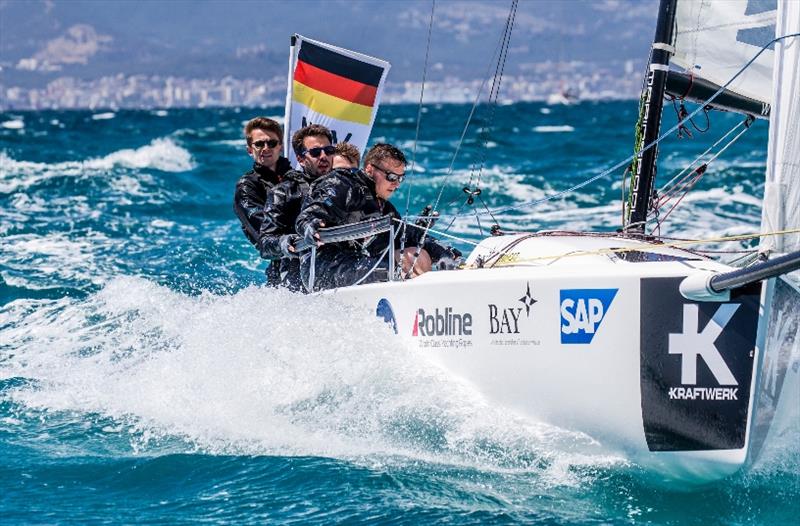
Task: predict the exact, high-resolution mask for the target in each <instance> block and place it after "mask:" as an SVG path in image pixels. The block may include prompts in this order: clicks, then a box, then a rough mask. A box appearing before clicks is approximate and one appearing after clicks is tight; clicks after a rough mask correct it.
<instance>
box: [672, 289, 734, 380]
mask: <svg viewBox="0 0 800 526" xmlns="http://www.w3.org/2000/svg"><path fill="white" fill-rule="evenodd" d="M740 306H741V305H740V304H738V303H736V304H733V303H726V304H724V305H720V307H719V309H717V312H716V313H714V317H713V318H711V320H710V321H709V322H708V325H706V327H705V329H703V332H698V330H697V325H698V321H699V320H698V318H699V315H698V314H699V309H698V308H697V305H684V306H683V333H681V334H674V333H673V334H670V335H669V354H680V355H682V359H681V383H682V384H684V385H696V384H697V357H698V356H700V357H701V358H703V360H704V361H705V362H706V365H708V368H709V369H711V372H712V374H713V375H714V378H716V379H717V382H719V384H720V385H739V382H737V381H736V378H734V377H733V373H731V370H730V369H729V368H728V366H727V364H726V363H725V360H723V359H722V355H721V354H720V353H719V351H718V350H717V347H716V346H715V345H714V340H716V339H717V337H718V336H719V335H720V334H722V330H723V329H724V328H725V326H726V325H727V324H728V322H729V321H731V318H732V317H733V315H734V313H735V312H736V310H737V309H738V308H739V307H740Z"/></svg>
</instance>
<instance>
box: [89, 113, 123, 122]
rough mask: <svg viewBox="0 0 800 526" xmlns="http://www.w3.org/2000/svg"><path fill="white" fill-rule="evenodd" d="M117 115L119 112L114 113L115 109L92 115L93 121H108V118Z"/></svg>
mask: <svg viewBox="0 0 800 526" xmlns="http://www.w3.org/2000/svg"><path fill="white" fill-rule="evenodd" d="M116 116H117V114H116V113H114V112H113V111H107V112H105V113H95V114H94V115H92V120H93V121H107V120H108V119H113V118H114V117H116Z"/></svg>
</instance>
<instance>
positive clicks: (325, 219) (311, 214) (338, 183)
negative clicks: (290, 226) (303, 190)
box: [295, 176, 357, 241]
mask: <svg viewBox="0 0 800 526" xmlns="http://www.w3.org/2000/svg"><path fill="white" fill-rule="evenodd" d="M351 190H352V186H351V185H350V184H349V182H348V181H346V180H345V179H343V178H340V177H330V176H329V177H325V178H324V179H321V180H319V181H318V182H317V183H316V184H314V186H313V187H312V190H311V193H310V194H309V195H308V196H307V197H306V199H305V200H304V201H303V208H302V210H300V215H298V216H297V221H296V222H295V230H296V231H297V233H298V234H299V235H300V236H303V237H305V238H306V239H307V240H308V241H311V240H312V238H313V236H314V234H316V231H317V230H318V229H319V228H320V227H321V226H322V225H324V226H326V227H331V226H335V225H341V224H344V223H345V222H346V220H347V216H348V213H349V212H350V211H351V210H353V207H354V206H355V205H356V204H357V203H356V202H355V201H356V200H354V199H353V197H354V196H353V195H352V193H353V192H352V191H351Z"/></svg>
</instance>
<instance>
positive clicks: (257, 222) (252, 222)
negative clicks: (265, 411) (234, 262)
mask: <svg viewBox="0 0 800 526" xmlns="http://www.w3.org/2000/svg"><path fill="white" fill-rule="evenodd" d="M291 168H292V167H291V165H290V164H289V160H288V159H286V158H285V157H280V158H278V164H277V165H276V166H275V171H274V172H273V171H272V170H270V169H269V168H267V167H266V166H261V165H260V164H253V169H252V170H250V171H249V172H247V173H246V174H244V175H243V176H242V177H241V178H240V179H239V181H238V182H237V183H236V191H235V192H234V194H233V211H234V212H236V215H237V216H238V217H239V221H240V222H241V223H242V231H243V232H244V235H245V236H247V239H248V240H249V241H250V242H251V243H252V244H253V245H255V246H258V232H259V230H261V223H263V222H264V203H266V200H267V190H269V189H270V188H272V187H273V186H275V185H276V184H278V183H280V182H281V181H282V180H283V176H284V174H285V173H286V172H288V171H289V170H291Z"/></svg>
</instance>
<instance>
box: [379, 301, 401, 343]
mask: <svg viewBox="0 0 800 526" xmlns="http://www.w3.org/2000/svg"><path fill="white" fill-rule="evenodd" d="M375 316H377V317H378V318H381V319H382V320H383V321H385V322H386V323H388V324H390V325H391V326H392V330H394V333H395V334H397V319H396V318H395V317H394V309H392V304H391V303H389V300H387V299H386V298H381V299H380V301H378V306H377V307H375Z"/></svg>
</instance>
